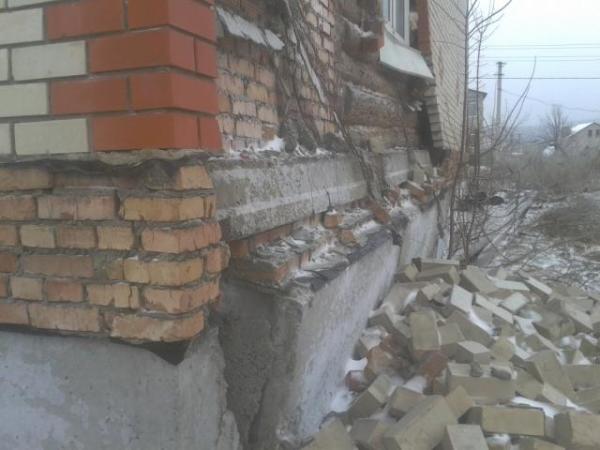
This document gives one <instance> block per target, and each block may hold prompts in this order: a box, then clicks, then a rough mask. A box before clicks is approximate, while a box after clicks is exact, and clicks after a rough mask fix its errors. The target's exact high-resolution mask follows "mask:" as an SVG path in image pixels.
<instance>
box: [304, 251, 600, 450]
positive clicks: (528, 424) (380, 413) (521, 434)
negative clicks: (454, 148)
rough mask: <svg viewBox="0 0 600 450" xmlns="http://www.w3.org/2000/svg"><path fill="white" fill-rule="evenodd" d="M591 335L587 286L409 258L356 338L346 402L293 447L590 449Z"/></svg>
mask: <svg viewBox="0 0 600 450" xmlns="http://www.w3.org/2000/svg"><path fill="white" fill-rule="evenodd" d="M599 334H600V297H598V296H596V295H595V294H590V293H586V292H584V291H582V290H580V289H577V288H574V287H570V286H565V285H560V284H546V283H544V282H542V281H540V280H537V279H535V278H533V277H531V276H529V275H528V274H526V273H514V274H511V273H507V272H506V271H504V270H502V269H500V270H497V271H495V272H493V273H491V272H490V273H487V272H486V271H484V270H482V269H480V268H478V267H475V266H467V267H461V266H460V264H459V263H458V262H456V261H446V260H433V259H416V260H414V261H413V263H412V264H410V265H408V266H405V267H403V268H402V269H401V271H400V272H399V273H398V275H397V282H396V284H395V285H394V286H393V287H392V289H391V291H390V293H389V294H388V295H387V297H386V298H385V299H384V300H383V302H382V303H381V304H380V305H379V307H378V308H377V309H376V310H374V311H373V312H372V313H371V315H370V318H369V321H368V327H367V328H366V329H365V330H364V333H363V335H362V337H361V338H360V340H359V341H358V342H357V344H356V348H355V355H354V358H353V360H352V361H350V363H349V365H348V370H347V373H346V376H345V387H346V389H347V391H346V392H345V393H344V392H342V394H345V398H346V399H347V400H348V401H347V402H346V403H344V404H343V406H342V407H341V408H340V407H339V404H338V405H337V407H336V408H335V409H336V412H334V413H332V414H331V415H330V416H329V417H328V419H327V420H326V421H325V422H324V424H323V426H322V428H321V430H320V431H319V432H318V433H317V434H316V435H315V436H313V438H312V440H311V441H310V442H308V443H307V444H306V445H305V446H304V447H303V448H304V449H309V450H352V449H354V450H356V449H358V450H432V449H436V450H438V449H441V450H481V449H490V450H516V449H522V450H536V449H537V450H560V449H566V450H593V449H600V346H599V342H598V337H599ZM342 397H344V395H342ZM337 403H339V402H337Z"/></svg>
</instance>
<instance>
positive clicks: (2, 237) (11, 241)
mask: <svg viewBox="0 0 600 450" xmlns="http://www.w3.org/2000/svg"><path fill="white" fill-rule="evenodd" d="M18 241H19V236H18V235H17V227H15V226H14V225H0V245H4V246H12V245H17V243H18Z"/></svg>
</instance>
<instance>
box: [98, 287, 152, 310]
mask: <svg viewBox="0 0 600 450" xmlns="http://www.w3.org/2000/svg"><path fill="white" fill-rule="evenodd" d="M87 293H88V299H89V301H90V303H91V304H93V305H99V306H110V305H113V306H114V307H115V308H123V309H138V308H139V307H140V294H139V289H138V288H137V287H136V286H130V285H129V284H126V283H118V284H92V285H89V286H87Z"/></svg>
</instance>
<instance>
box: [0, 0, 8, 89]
mask: <svg viewBox="0 0 600 450" xmlns="http://www.w3.org/2000/svg"><path fill="white" fill-rule="evenodd" d="M0 1H2V0H0ZM6 80H8V50H6V49H4V50H0V81H6Z"/></svg>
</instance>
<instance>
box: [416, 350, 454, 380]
mask: <svg viewBox="0 0 600 450" xmlns="http://www.w3.org/2000/svg"><path fill="white" fill-rule="evenodd" d="M447 366H448V357H447V356H446V355H445V354H444V353H442V352H430V353H428V354H427V355H426V356H425V358H424V359H423V362H422V363H421V365H420V366H419V368H418V369H417V373H418V374H419V375H422V376H424V377H425V379H427V381H428V382H429V383H431V382H433V380H435V379H436V378H437V377H438V376H440V374H441V373H442V372H443V371H444V370H445V369H446V367H447Z"/></svg>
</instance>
